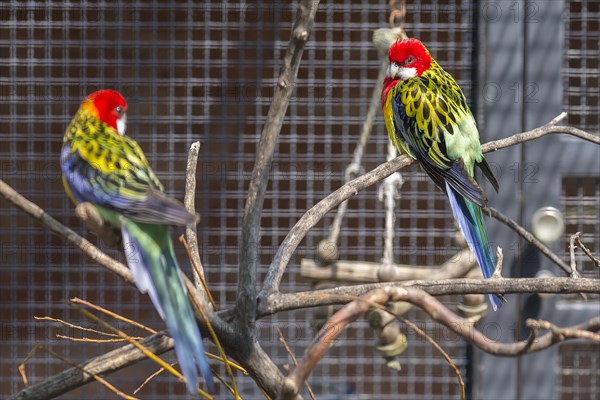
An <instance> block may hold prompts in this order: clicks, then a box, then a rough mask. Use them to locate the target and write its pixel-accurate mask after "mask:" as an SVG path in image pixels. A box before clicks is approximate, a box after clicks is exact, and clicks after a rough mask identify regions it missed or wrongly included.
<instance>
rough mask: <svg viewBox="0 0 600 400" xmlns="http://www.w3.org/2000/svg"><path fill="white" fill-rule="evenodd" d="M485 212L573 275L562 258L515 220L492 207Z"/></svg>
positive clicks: (484, 210)
mask: <svg viewBox="0 0 600 400" xmlns="http://www.w3.org/2000/svg"><path fill="white" fill-rule="evenodd" d="M483 212H485V213H486V214H487V215H489V216H490V217H492V218H495V219H497V220H498V221H500V222H502V223H503V224H504V225H506V226H508V227H509V228H510V229H512V230H513V231H515V232H516V233H518V234H519V236H521V237H522V238H523V239H525V240H526V241H527V242H529V243H530V244H532V245H534V246H535V247H537V248H538V250H539V251H540V253H542V254H543V255H545V256H546V257H548V259H549V260H550V261H552V262H553V263H554V264H556V265H558V266H559V267H560V268H561V269H562V270H563V271H565V272H566V273H567V274H570V273H571V269H570V268H569V266H568V265H567V263H566V262H564V261H563V260H562V258H560V257H559V256H557V255H556V254H555V253H554V252H552V250H550V249H549V248H548V246H546V245H545V244H544V243H542V242H541V241H539V240H538V239H537V238H536V237H535V236H533V234H532V233H531V232H529V231H528V230H527V229H525V228H523V227H522V226H521V225H519V224H518V223H517V222H516V221H515V220H513V219H511V218H509V217H507V216H506V215H504V214H502V213H501V212H500V211H498V210H496V209H495V208H492V207H484V208H483Z"/></svg>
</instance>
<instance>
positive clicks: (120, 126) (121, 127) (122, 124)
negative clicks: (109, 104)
mask: <svg viewBox="0 0 600 400" xmlns="http://www.w3.org/2000/svg"><path fill="white" fill-rule="evenodd" d="M126 130H127V114H123V115H122V116H121V117H120V118H118V119H117V132H119V135H121V136H123V135H124V134H125V131H126Z"/></svg>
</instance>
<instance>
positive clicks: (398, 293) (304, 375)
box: [277, 286, 600, 400]
mask: <svg viewBox="0 0 600 400" xmlns="http://www.w3.org/2000/svg"><path fill="white" fill-rule="evenodd" d="M352 298H353V299H354V300H353V301H351V302H350V303H348V304H346V305H345V306H344V307H342V308H341V309H340V310H338V311H337V312H336V313H335V314H333V315H332V316H331V318H330V319H329V321H328V322H327V323H326V324H325V326H324V327H323V328H322V329H321V330H320V331H319V333H318V334H317V336H316V337H315V339H314V340H313V342H312V343H311V344H310V346H309V347H308V348H307V349H306V352H305V356H304V358H303V359H302V361H301V362H300V364H298V366H297V367H296V369H294V371H292V373H290V374H289V376H288V377H287V378H286V379H285V380H284V382H283V385H282V387H281V391H280V392H279V394H278V397H277V398H278V399H284V400H291V399H297V398H298V397H297V396H298V393H299V391H300V388H301V387H302V385H303V384H304V383H305V382H306V380H307V379H308V376H309V375H310V373H311V372H312V370H313V369H314V368H315V366H316V365H317V364H318V362H319V361H320V360H321V359H322V358H323V356H324V355H325V353H326V352H327V350H328V349H329V348H330V347H331V345H332V343H333V341H334V340H335V339H336V338H337V337H338V336H339V335H340V334H341V332H342V331H343V329H344V328H345V327H346V326H347V325H348V324H350V323H351V322H353V321H355V320H356V319H357V318H358V317H359V316H360V315H361V314H363V313H365V312H366V311H368V310H369V309H370V308H372V307H373V306H383V305H385V304H387V303H391V302H398V301H403V302H409V303H411V304H413V305H415V306H418V307H420V308H421V309H423V310H424V311H425V312H426V313H427V314H429V316H430V317H431V318H432V319H433V320H434V321H436V322H438V323H440V324H442V325H444V326H446V327H447V328H448V329H450V330H451V331H453V332H454V333H456V334H457V335H459V336H461V337H462V338H464V339H465V340H466V341H468V342H470V343H472V344H473V345H475V346H477V347H478V348H480V349H481V350H483V351H485V352H487V353H490V354H494V355H497V356H505V357H514V356H518V355H521V354H525V353H532V352H536V351H540V350H544V349H546V348H548V347H550V346H552V345H554V344H556V343H559V342H561V341H564V340H567V339H588V340H593V341H596V342H600V335H598V334H596V333H595V331H598V330H600V317H597V318H593V319H590V320H589V321H587V322H586V323H583V324H580V325H576V326H573V327H568V328H561V327H557V326H555V325H553V324H552V323H550V322H548V321H537V320H532V319H529V320H527V326H528V327H529V328H530V329H531V335H530V337H529V338H528V339H527V340H525V341H522V342H516V343H496V342H494V341H493V340H490V339H489V338H488V337H486V336H485V335H484V334H483V333H481V332H480V331H478V330H477V329H475V328H474V327H473V322H472V321H471V320H469V319H465V318H461V317H459V316H458V315H456V314H454V313H453V312H452V311H450V310H449V309H448V308H446V307H445V306H444V305H443V304H442V303H440V302H439V301H438V300H437V299H435V298H434V297H433V296H431V295H429V294H427V293H426V292H424V291H423V290H420V289H417V288H399V287H390V286H388V287H385V288H380V289H375V290H372V291H370V292H368V293H366V294H364V295H363V296H362V297H361V298H358V299H357V298H355V297H352ZM346 300H350V298H349V297H347V298H346ZM539 329H546V330H549V331H550V332H548V333H547V334H545V335H543V336H538V330H539Z"/></svg>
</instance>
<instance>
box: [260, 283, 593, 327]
mask: <svg viewBox="0 0 600 400" xmlns="http://www.w3.org/2000/svg"><path fill="white" fill-rule="evenodd" d="M382 288H417V289H420V290H422V291H423V292H425V293H428V294H430V295H432V296H440V295H450V294H510V293H556V294H566V293H600V279H590V278H578V279H572V278H567V277H565V278H548V279H540V278H496V279H486V280H482V279H443V280H436V281H406V282H386V283H370V284H364V285H354V286H340V287H336V288H332V289H321V290H313V291H310V292H296V293H274V294H272V295H270V296H269V297H267V298H265V299H264V302H263V303H262V307H261V308H260V309H259V313H258V316H259V317H264V316H266V315H271V314H276V313H279V312H282V311H290V310H297V309H300V308H308V307H317V306H325V305H332V304H345V303H347V302H348V301H350V300H352V299H353V298H355V297H358V296H363V295H365V294H366V293H368V292H369V291H371V290H375V289H382Z"/></svg>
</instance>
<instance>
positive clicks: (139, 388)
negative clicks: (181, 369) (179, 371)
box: [133, 362, 177, 394]
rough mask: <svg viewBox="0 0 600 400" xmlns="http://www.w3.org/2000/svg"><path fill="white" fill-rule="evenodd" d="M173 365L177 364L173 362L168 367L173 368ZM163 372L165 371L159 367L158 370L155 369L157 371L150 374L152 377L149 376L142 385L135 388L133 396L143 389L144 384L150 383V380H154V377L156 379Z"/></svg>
mask: <svg viewBox="0 0 600 400" xmlns="http://www.w3.org/2000/svg"><path fill="white" fill-rule="evenodd" d="M175 364H177V362H173V363H171V364H169V365H170V366H171V367H172V366H174V365H175ZM164 370H165V369H164V368H162V367H160V368H159V369H157V370H156V372H153V373H152V375H150V376H149V377H148V378H146V379H145V380H144V382H142V384H141V385H140V386H138V387H137V388H136V389H135V390H134V391H133V394H137V392H139V391H140V390H142V388H143V387H144V386H146V384H147V383H148V382H150V381H151V380H152V379H154V378H155V377H157V376H158V375H160V374H161V372H163V371H164Z"/></svg>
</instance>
